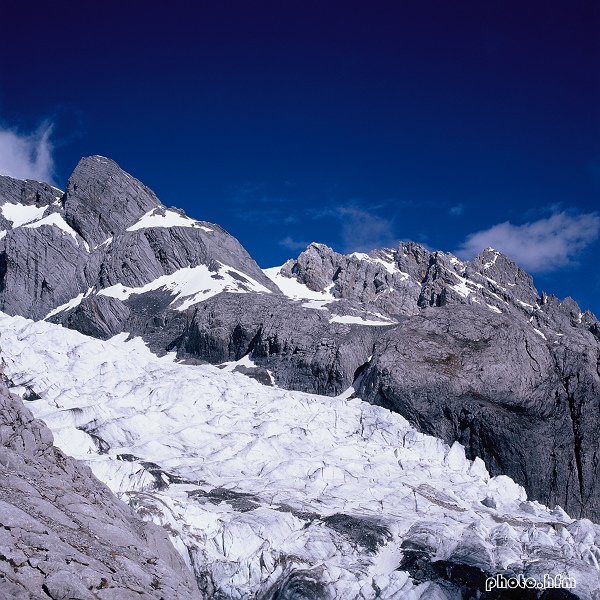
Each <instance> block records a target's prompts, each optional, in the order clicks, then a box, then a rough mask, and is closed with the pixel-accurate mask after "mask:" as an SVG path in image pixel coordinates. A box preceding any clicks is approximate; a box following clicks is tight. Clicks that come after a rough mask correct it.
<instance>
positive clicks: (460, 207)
mask: <svg viewBox="0 0 600 600" xmlns="http://www.w3.org/2000/svg"><path fill="white" fill-rule="evenodd" d="M464 212H465V205H464V204H463V203H462V202H459V203H458V204H457V205H456V206H452V207H451V208H450V210H449V211H448V214H449V215H451V216H453V217H460V215H462V214H463V213H464Z"/></svg>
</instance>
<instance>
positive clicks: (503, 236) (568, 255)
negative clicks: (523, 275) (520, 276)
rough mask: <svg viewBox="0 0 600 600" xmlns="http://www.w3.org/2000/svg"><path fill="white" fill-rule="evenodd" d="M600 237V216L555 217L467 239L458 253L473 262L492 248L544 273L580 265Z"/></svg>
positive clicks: (503, 225)
mask: <svg viewBox="0 0 600 600" xmlns="http://www.w3.org/2000/svg"><path fill="white" fill-rule="evenodd" d="M599 234H600V216H599V215H598V214H597V213H589V214H579V215H577V214H570V213H568V212H566V211H563V212H560V213H556V214H553V215H552V216H551V217H549V218H547V219H540V220H538V221H533V222H531V223H525V224H524V225H513V224H512V223H509V222H508V221H506V222H505V223H499V224H498V225H494V226H493V227H491V228H490V229H486V230H485V231H478V232H477V233H473V234H471V235H470V236H468V237H467V239H466V240H465V241H464V242H463V244H462V245H461V247H460V248H459V249H458V250H457V251H456V254H457V255H458V256H459V257H461V258H463V259H471V258H473V257H474V256H475V255H476V254H478V253H479V252H481V251H482V250H483V249H485V248H488V247H492V248H494V249H495V250H498V251H500V252H502V253H503V254H506V255H507V256H509V257H510V258H512V259H513V260H514V261H515V262H516V263H517V264H518V265H519V266H520V267H522V268H523V269H526V270H528V271H533V272H536V273H543V272H548V271H553V270H555V269H558V268H561V267H568V266H571V265H574V264H576V262H575V261H576V259H577V256H578V255H579V254H580V253H581V252H582V251H583V250H585V249H586V248H587V247H588V246H589V245H590V244H592V243H593V242H595V241H596V240H597V239H598V235H599Z"/></svg>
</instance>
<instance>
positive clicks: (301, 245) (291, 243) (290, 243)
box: [279, 235, 309, 252]
mask: <svg viewBox="0 0 600 600" xmlns="http://www.w3.org/2000/svg"><path fill="white" fill-rule="evenodd" d="M279 245H280V246H283V247H284V248H287V249H288V250H291V251H292V252H296V251H298V250H305V249H306V247H307V246H308V245H309V242H305V241H301V240H295V239H294V238H292V237H291V236H289V235H288V236H286V237H285V238H283V239H282V240H280V241H279Z"/></svg>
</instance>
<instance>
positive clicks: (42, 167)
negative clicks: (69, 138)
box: [0, 122, 54, 183]
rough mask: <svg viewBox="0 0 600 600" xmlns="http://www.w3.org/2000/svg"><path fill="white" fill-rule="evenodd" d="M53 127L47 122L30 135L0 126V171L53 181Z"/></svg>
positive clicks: (11, 174) (25, 177)
mask: <svg viewBox="0 0 600 600" xmlns="http://www.w3.org/2000/svg"><path fill="white" fill-rule="evenodd" d="M52 127H53V126H52V124H51V123H49V122H46V123H44V124H42V126H41V127H39V128H38V129H37V130H36V131H34V132H33V133H30V134H22V133H20V132H18V131H16V130H14V129H9V128H2V127H0V174H2V175H8V176H10V177H14V178H16V179H34V180H36V181H44V182H47V183H53V181H54V161H53V159H52V144H51V142H50V134H51V133H52Z"/></svg>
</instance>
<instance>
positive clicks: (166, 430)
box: [0, 315, 600, 599]
mask: <svg viewBox="0 0 600 600" xmlns="http://www.w3.org/2000/svg"><path fill="white" fill-rule="evenodd" d="M0 330H1V331H2V336H1V338H0V347H1V358H2V361H3V364H4V375H5V377H7V378H8V379H9V380H10V381H11V383H12V385H13V391H15V392H17V393H20V394H22V395H24V396H27V392H28V391H29V390H33V391H35V393H36V394H37V395H38V396H40V398H39V399H36V400H30V401H28V406H29V407H30V409H31V410H32V411H33V412H34V413H35V414H36V415H37V416H38V417H40V418H43V419H44V420H45V421H46V422H47V423H48V424H49V426H50V427H51V429H52V430H53V431H54V433H55V437H56V442H57V443H58V444H59V445H60V446H61V447H62V448H63V450H65V451H66V452H68V453H70V454H72V455H74V456H76V457H77V458H80V459H82V460H84V461H86V462H87V463H88V464H89V465H90V466H91V467H92V469H93V471H94V473H95V474H96V475H97V476H98V477H99V478H100V479H101V480H103V481H105V482H106V483H107V484H108V485H109V486H110V487H111V488H112V489H113V490H114V491H115V492H116V493H117V494H119V495H120V496H121V497H122V498H123V499H125V500H127V501H128V502H129V503H130V504H131V505H132V506H134V507H135V508H136V509H137V510H138V511H139V513H140V514H141V515H143V516H145V518H151V519H152V520H154V521H155V522H157V523H160V524H162V525H164V526H165V527H167V529H168V531H169V532H170V534H171V536H172V538H173V540H174V543H175V545H176V547H178V548H179V550H180V551H181V553H182V555H183V556H184V557H185V558H186V560H187V561H188V564H189V565H190V567H191V568H192V569H193V570H194V572H195V574H196V577H197V579H198V581H201V582H204V584H203V585H205V586H206V587H205V592H206V594H207V596H208V597H211V596H210V594H213V597H214V596H216V595H219V594H222V595H224V596H226V597H238V598H242V597H243V598H246V597H257V598H258V597H265V594H268V593H270V591H271V592H273V593H274V590H277V589H280V590H281V589H284V588H285V586H291V585H303V586H309V587H308V589H312V590H313V594H314V595H313V597H331V598H339V599H352V598H375V597H379V598H415V599H417V598H421V597H428V598H429V597H432V596H430V595H429V594H437V596H435V597H440V598H446V597H448V598H449V597H451V596H448V595H447V594H446V592H447V590H448V589H452V585H454V584H453V582H452V580H451V577H449V576H448V577H449V578H446V579H444V578H443V577H442V576H441V575H440V576H439V577H438V579H435V578H433V579H430V580H427V581H426V580H424V579H423V577H422V575H419V571H418V570H415V568H414V564H415V563H414V559H415V556H416V555H415V552H417V553H420V554H418V556H419V557H420V559H419V560H425V561H430V562H431V564H432V565H434V564H435V561H446V563H447V564H469V565H470V566H471V567H472V568H475V569H480V570H481V572H482V574H484V575H487V574H493V573H497V572H504V571H506V570H507V569H508V570H509V571H511V572H518V573H525V574H527V576H531V577H535V578H539V577H541V576H542V574H543V572H544V571H545V570H549V569H550V570H552V572H561V573H564V574H566V575H570V576H572V577H574V578H575V579H576V580H577V582H578V588H577V593H578V594H579V595H580V597H582V598H591V597H592V594H593V593H594V591H595V590H597V589H598V581H599V573H600V571H598V567H597V562H596V563H595V562H594V560H593V557H595V556H600V550H599V549H598V545H599V543H600V528H598V527H597V526H594V525H591V524H589V522H586V521H574V520H572V519H570V518H569V517H568V516H567V515H566V514H565V513H564V512H563V511H561V510H559V509H556V510H550V509H547V508H545V507H544V506H542V505H541V504H539V503H537V502H528V501H527V500H526V497H525V492H524V490H523V489H522V488H521V487H520V486H517V485H516V484H515V483H514V482H512V480H510V479H509V478H508V477H505V476H500V477H495V478H492V477H490V476H489V474H488V473H487V470H486V469H485V467H484V466H483V463H482V462H481V461H480V460H475V461H474V462H471V461H469V460H467V459H466V458H465V453H464V449H463V448H462V446H460V445H459V444H457V443H455V444H454V445H453V446H451V447H448V446H447V445H445V444H444V443H443V442H441V441H440V440H438V439H435V438H432V437H430V436H426V435H423V434H420V433H417V432H416V431H415V430H414V429H413V428H412V427H410V425H409V424H408V423H407V422H406V421H405V420H404V419H403V418H402V417H401V416H399V415H397V414H393V413H390V412H389V411H387V410H385V409H383V408H380V407H375V406H370V405H366V404H364V403H363V402H361V401H360V400H359V399H350V400H349V399H347V397H348V396H347V395H342V396H340V397H338V398H327V397H321V396H315V395H310V394H304V393H300V392H290V391H286V390H282V389H277V388H269V387H265V386H262V385H260V384H259V383H257V382H255V381H253V380H251V379H248V378H246V377H244V376H243V375H240V374H238V373H231V372H226V371H222V370H219V369H218V368H215V367H212V366H210V365H199V366H193V367H191V366H186V365H180V364H177V363H174V362H173V356H171V355H167V356H165V357H163V358H157V357H156V356H154V355H152V354H151V353H150V352H149V351H148V350H147V348H146V347H145V345H144V344H143V343H142V342H141V340H139V339H133V340H130V341H126V338H127V335H126V334H122V335H120V336H117V337H116V338H114V339H112V340H108V341H106V342H102V341H99V340H95V339H91V338H87V337H85V336H82V335H81V334H79V333H77V332H74V331H69V330H66V329H64V328H61V327H58V326H55V325H52V324H49V323H44V322H38V323H34V322H31V321H27V320H25V319H22V318H20V317H8V316H6V315H0ZM30 397H35V396H30ZM581 532H585V535H583V534H582V533H581ZM544 556H551V557H552V558H551V560H550V559H545V558H543V557H544ZM432 569H433V570H435V569H434V567H432ZM294 582H296V583H294ZM310 586H313V588H310ZM376 590H379V592H377V591H376ZM444 590H446V592H445V591H444ZM327 595H328V596H327Z"/></svg>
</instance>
